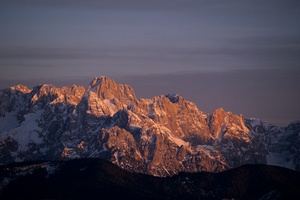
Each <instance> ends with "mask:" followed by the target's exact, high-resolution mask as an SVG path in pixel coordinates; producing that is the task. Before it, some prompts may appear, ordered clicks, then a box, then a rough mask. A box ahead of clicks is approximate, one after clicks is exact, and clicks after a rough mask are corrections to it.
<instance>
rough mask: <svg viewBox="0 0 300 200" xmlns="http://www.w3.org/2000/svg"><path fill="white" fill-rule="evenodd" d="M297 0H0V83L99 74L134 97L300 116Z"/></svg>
mask: <svg viewBox="0 0 300 200" xmlns="http://www.w3.org/2000/svg"><path fill="white" fill-rule="evenodd" d="M299 19H300V2H299V1H293V0H287V1H281V0H272V1H271V0H266V1H258V0H254V1H237V0H236V1H233V0H228V1H198V0H197V1H196V0H194V1H191V0H186V1H183V0H182V1H176V0H166V1H159V0H153V1H137V0H136V1H135V0H126V1H116V0H110V1H92V0H85V1H79V0H72V1H71V0H65V1H58V0H51V1H50V0H43V1H40V0H27V1H23V0H2V1H1V6H0V25H1V31H0V70H1V71H0V89H3V88H7V87H10V86H12V85H15V84H18V83H22V84H25V85H27V86H29V87H32V86H34V85H37V84H40V83H53V84H55V85H57V86H62V85H71V84H73V83H76V84H84V85H87V84H88V82H89V81H91V79H92V78H93V77H95V76H100V75H105V76H108V77H111V78H113V79H114V80H115V81H117V82H122V83H128V84H130V85H132V86H133V88H134V89H135V91H136V93H137V96H138V97H146V98H149V97H152V96H154V95H160V94H165V93H179V94H180V95H182V96H183V97H184V98H185V99H188V100H191V101H193V102H195V103H196V104H197V106H198V107H199V109H200V110H201V111H204V112H208V113H212V112H213V111H214V110H215V109H216V108H218V107H223V108H224V109H225V110H227V111H232V112H233V113H236V114H240V113H242V114H243V115H244V116H245V117H255V118H261V119H263V120H265V121H268V122H271V123H274V124H277V125H287V124H288V123H289V122H291V121H293V120H297V119H300V105H299V102H300V92H299V91H300V81H299V75H300V64H299V63H300V20H299Z"/></svg>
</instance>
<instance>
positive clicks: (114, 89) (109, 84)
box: [87, 76, 137, 105]
mask: <svg viewBox="0 0 300 200" xmlns="http://www.w3.org/2000/svg"><path fill="white" fill-rule="evenodd" d="M87 91H88V92H94V93H96V94H97V96H98V97H99V98H101V99H116V100H118V101H121V102H122V103H124V104H126V105H128V104H132V103H134V104H135V103H136V101H137V99H136V96H135V93H134V90H133V89H132V88H131V87H130V86H129V85H126V84H118V83H116V82H115V81H114V80H112V79H110V78H107V77H105V76H100V77H96V78H94V79H93V81H92V82H91V83H90V84H89V86H88V90H87Z"/></svg>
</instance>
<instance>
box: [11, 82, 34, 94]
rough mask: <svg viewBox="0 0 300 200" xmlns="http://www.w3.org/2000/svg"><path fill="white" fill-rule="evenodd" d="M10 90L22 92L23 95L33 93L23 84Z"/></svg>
mask: <svg viewBox="0 0 300 200" xmlns="http://www.w3.org/2000/svg"><path fill="white" fill-rule="evenodd" d="M10 89H11V90H16V91H19V92H22V93H23V94H26V93H30V92H31V90H30V89H29V88H28V87H27V86H25V85H22V84H18V85H15V86H12V87H11V88H10Z"/></svg>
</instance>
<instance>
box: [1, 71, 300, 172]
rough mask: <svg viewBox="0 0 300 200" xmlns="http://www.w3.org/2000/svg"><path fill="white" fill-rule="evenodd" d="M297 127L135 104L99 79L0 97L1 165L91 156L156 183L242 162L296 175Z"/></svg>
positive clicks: (176, 104) (130, 93) (163, 103)
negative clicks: (158, 179)
mask: <svg viewBox="0 0 300 200" xmlns="http://www.w3.org/2000/svg"><path fill="white" fill-rule="evenodd" d="M299 130H300V123H298V122H297V123H293V124H291V125H289V126H287V127H283V128H279V127H275V126H273V125H270V124H268V123H266V122H264V123H261V121H260V120H253V119H244V118H243V117H242V116H241V115H235V114H233V113H231V112H226V111H224V109H223V108H219V109H217V110H216V111H215V112H214V113H213V114H212V115H210V114H206V113H204V112H201V111H200V110H199V109H198V108H197V106H196V105H195V104H194V103H193V102H190V101H187V100H185V99H184V98H183V97H181V96H180V95H178V94H167V95H160V96H155V97H153V98H152V99H137V98H136V96H135V93H134V90H133V89H132V88H131V87H130V86H129V85H126V84H120V83H116V82H115V81H114V80H112V79H110V78H107V77H105V76H100V77H96V78H94V79H93V80H92V81H91V82H90V84H89V85H88V86H87V87H83V86H80V85H73V86H71V87H66V86H65V87H61V88H58V87H55V86H54V85H52V84H42V85H38V86H36V87H34V88H33V89H32V90H29V89H28V88H27V87H26V86H23V85H17V86H14V87H11V88H10V89H5V90H2V91H1V92H0V141H1V142H0V164H5V163H11V162H21V161H29V160H61V159H74V158H86V157H96V158H104V159H107V160H110V161H111V162H113V163H115V164H117V165H119V166H121V167H122V168H125V169H127V170H130V171H135V172H142V173H147V174H152V175H156V176H167V175H173V174H176V173H178V172H180V171H186V172H196V171H210V172H218V171H223V170H226V169H229V168H232V167H237V166H240V165H243V164H247V163H250V164H251V163H262V164H266V163H268V164H275V165H280V166H286V167H289V168H292V169H297V170H300V156H299V155H300V148H299V146H300V140H299V136H298V134H299Z"/></svg>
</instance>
